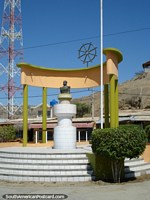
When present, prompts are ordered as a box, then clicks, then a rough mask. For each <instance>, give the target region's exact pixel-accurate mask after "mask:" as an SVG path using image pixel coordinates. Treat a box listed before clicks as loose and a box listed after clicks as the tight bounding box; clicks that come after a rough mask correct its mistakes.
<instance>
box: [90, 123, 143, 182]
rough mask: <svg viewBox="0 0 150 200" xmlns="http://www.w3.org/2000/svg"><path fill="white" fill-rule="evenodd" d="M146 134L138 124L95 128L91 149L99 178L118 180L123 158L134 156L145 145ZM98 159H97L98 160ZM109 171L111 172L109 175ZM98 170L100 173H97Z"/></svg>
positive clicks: (121, 170)
mask: <svg viewBox="0 0 150 200" xmlns="http://www.w3.org/2000/svg"><path fill="white" fill-rule="evenodd" d="M146 142H147V135H146V133H145V131H144V130H143V129H141V128H140V127H139V126H131V125H128V126H120V127H118V128H106V129H96V130H94V131H93V133H92V150H93V153H94V156H95V158H92V156H89V159H91V161H90V162H91V163H92V162H93V159H94V162H95V164H93V167H94V166H95V174H97V175H96V176H97V178H99V177H100V179H101V178H102V179H103V178H104V179H106V180H107V179H111V178H112V177H113V180H114V182H120V179H121V177H122V173H123V166H124V159H125V158H130V159H131V158H136V157H138V156H139V155H141V154H142V153H143V151H144V150H145V147H146ZM98 160H99V161H98ZM110 171H112V174H111V176H110ZM99 172H100V173H99Z"/></svg>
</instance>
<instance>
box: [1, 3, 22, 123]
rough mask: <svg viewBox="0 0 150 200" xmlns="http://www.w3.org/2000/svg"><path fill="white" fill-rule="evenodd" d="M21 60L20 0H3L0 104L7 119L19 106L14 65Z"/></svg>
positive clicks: (18, 85)
mask: <svg viewBox="0 0 150 200" xmlns="http://www.w3.org/2000/svg"><path fill="white" fill-rule="evenodd" d="M21 61H23V38H22V18H21V0H4V11H3V16H2V28H1V35H0V93H1V94H0V104H1V105H2V106H3V107H4V108H6V110H7V113H8V119H11V118H13V116H14V114H15V112H16V111H17V110H18V109H19V107H20V106H18V105H17V101H16V99H17V94H18V93H19V92H20V89H21V86H20V70H19V69H18V68H17V67H16V63H18V62H21ZM21 102H22V98H21ZM20 104H21V103H20Z"/></svg>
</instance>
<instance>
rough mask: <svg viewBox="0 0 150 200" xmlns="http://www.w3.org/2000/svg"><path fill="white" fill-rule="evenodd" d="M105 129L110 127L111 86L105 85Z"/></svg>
mask: <svg viewBox="0 0 150 200" xmlns="http://www.w3.org/2000/svg"><path fill="white" fill-rule="evenodd" d="M104 112H105V114H104V115H105V128H108V127H109V85H108V84H105V85H104Z"/></svg>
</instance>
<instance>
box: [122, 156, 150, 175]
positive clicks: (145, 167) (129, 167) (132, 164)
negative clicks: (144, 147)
mask: <svg viewBox="0 0 150 200" xmlns="http://www.w3.org/2000/svg"><path fill="white" fill-rule="evenodd" d="M124 172H125V178H136V177H139V176H142V175H146V174H150V163H146V162H144V160H143V159H142V158H139V159H131V160H129V159H128V160H127V159H126V160H125V167H124Z"/></svg>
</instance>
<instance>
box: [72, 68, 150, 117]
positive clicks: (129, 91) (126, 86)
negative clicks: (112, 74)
mask: <svg viewBox="0 0 150 200" xmlns="http://www.w3.org/2000/svg"><path fill="white" fill-rule="evenodd" d="M92 100H93V102H94V116H99V114H100V93H99V92H97V93H94V95H93V98H92V95H90V96H86V97H82V98H79V99H74V100H73V102H80V103H87V104H90V105H91V104H92ZM144 108H150V72H149V73H140V74H138V75H137V76H135V77H134V78H133V79H132V80H129V81H126V82H124V83H122V84H120V85H119V109H120V110H128V109H144Z"/></svg>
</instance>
